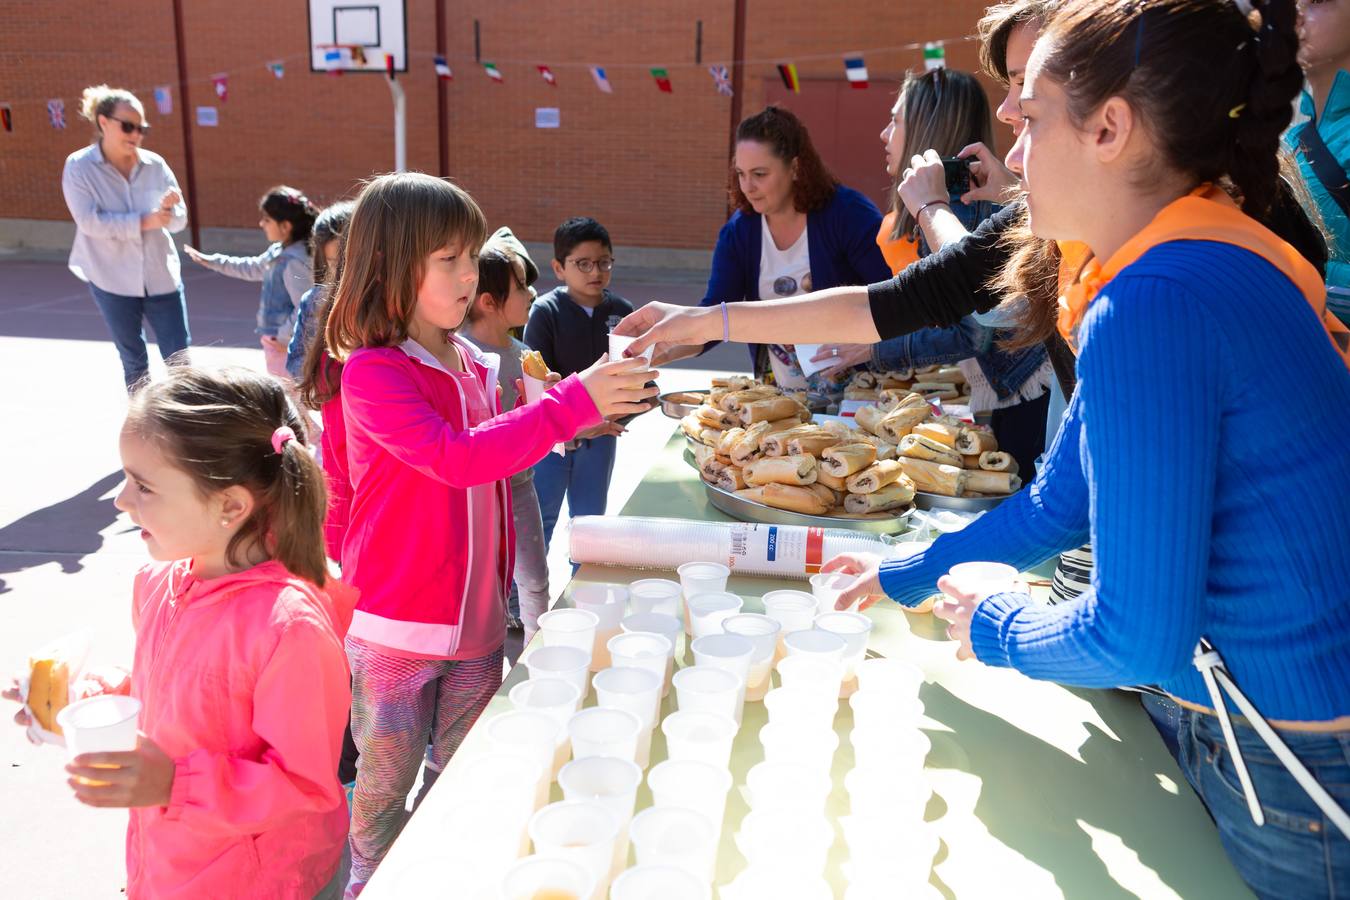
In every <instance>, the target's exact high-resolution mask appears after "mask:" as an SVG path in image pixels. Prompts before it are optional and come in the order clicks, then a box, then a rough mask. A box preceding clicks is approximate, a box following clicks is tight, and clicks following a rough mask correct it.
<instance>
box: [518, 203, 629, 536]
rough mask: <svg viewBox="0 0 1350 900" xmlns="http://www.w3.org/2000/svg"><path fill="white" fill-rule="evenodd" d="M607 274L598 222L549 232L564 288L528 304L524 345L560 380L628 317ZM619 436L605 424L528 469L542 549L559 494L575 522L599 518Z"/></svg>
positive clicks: (609, 261) (605, 346)
mask: <svg viewBox="0 0 1350 900" xmlns="http://www.w3.org/2000/svg"><path fill="white" fill-rule="evenodd" d="M613 269H614V246H613V245H612V244H611V243H610V240H609V232H608V231H606V230H605V227H604V226H603V225H601V224H600V223H599V222H597V221H595V220H594V219H591V218H586V217H576V218H572V219H568V220H567V221H566V222H563V223H562V224H561V225H559V226H558V230H557V231H555V232H554V233H553V274H554V275H555V276H556V277H557V278H558V280H559V281H561V282H562V285H561V286H560V287H556V288H554V289H553V290H551V291H549V292H548V293H547V294H544V295H543V296H541V297H540V298H539V299H538V300H536V301H535V302H534V306H533V307H532V308H531V309H530V320H529V323H528V324H527V325H526V326H525V343H527V344H529V345H530V347H531V348H532V349H535V350H538V351H539V353H540V355H542V356H543V357H544V362H546V363H548V367H549V368H550V369H552V370H553V371H554V372H557V373H558V374H559V375H562V376H563V377H564V378H566V377H567V376H568V375H571V374H572V373H574V372H580V371H583V370H584V369H586V368H587V367H589V366H590V365H591V364H592V363H594V362H595V361H596V360H597V359H598V358H599V357H600V356H601V354H604V353H607V352H608V351H609V332H610V329H612V328H613V327H614V326H615V325H617V324H619V322H620V320H622V319H623V317H624V316H626V315H628V314H629V313H631V312H632V311H633V304H631V303H629V302H628V301H627V300H625V299H623V298H622V297H620V296H618V295H617V294H615V293H612V292H611V291H610V290H609V279H610V276H611V274H612V272H613ZM620 434H623V426H622V425H620V424H618V423H617V422H604V423H602V424H601V425H599V426H597V427H596V428H592V429H590V430H588V431H583V432H581V433H580V434H579V435H577V437H576V439H575V440H573V441H571V442H570V443H568V444H567V445H566V454H565V455H562V456H559V455H558V454H556V453H550V454H549V455H548V456H546V457H545V458H544V460H543V461H542V462H540V463H539V464H538V465H536V466H535V467H534V484H535V491H536V492H537V493H538V495H539V510H540V512H541V513H542V515H543V520H544V544H545V547H547V546H548V543H549V541H550V540H551V539H552V537H553V526H554V525H555V524H556V523H557V521H558V512H559V510H560V509H561V508H562V501H563V497H564V496H566V497H567V506H568V509H569V510H570V511H571V513H572V515H574V516H602V515H604V514H605V498H606V496H607V495H608V493H609V478H610V474H611V473H612V472H613V471H614V454H615V451H616V450H617V441H616V438H617V437H618V436H619V435H620Z"/></svg>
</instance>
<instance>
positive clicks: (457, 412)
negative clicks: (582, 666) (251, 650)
mask: <svg viewBox="0 0 1350 900" xmlns="http://www.w3.org/2000/svg"><path fill="white" fill-rule="evenodd" d="M486 234H487V224H486V221H485V220H484V218H483V214H482V212H481V211H480V210H479V208H478V205H477V204H476V203H474V201H473V198H472V197H470V196H469V195H468V194H466V193H465V192H464V191H462V190H460V189H459V188H457V187H455V186H454V185H452V184H450V183H449V182H447V181H444V180H442V179H439V178H432V177H430V176H428V175H421V174H417V173H399V174H395V175H384V176H381V177H379V178H376V179H375V180H374V181H372V182H370V184H368V185H367V186H366V188H365V189H364V190H363V191H362V192H361V196H360V197H359V198H358V199H357V201H356V209H355V210H354V211H353V213H352V219H351V224H349V225H348V226H347V233H346V249H345V253H344V257H343V265H344V269H343V277H342V281H341V283H340V284H339V285H338V289H337V296H336V298H335V300H334V303H333V309H332V312H331V314H330V316H329V319H328V326H327V340H328V348H329V351H330V352H331V353H333V354H334V356H336V357H337V358H338V359H339V360H341V361H342V362H343V363H344V365H343V370H342V406H343V410H344V412H345V419H346V425H347V461H348V470H349V476H350V478H351V483H352V500H351V509H350V514H349V519H348V525H347V533H346V537H345V540H344V542H343V547H342V571H343V578H344V579H345V580H347V581H348V582H349V583H350V584H352V586H354V587H356V588H357V589H358V590H359V591H360V594H361V597H360V602H359V603H358V605H357V609H356V614H355V616H354V618H353V620H352V626H351V630H350V631H349V633H348V635H347V657H348V660H349V661H350V663H351V668H352V735H353V737H354V738H355V739H356V745H357V749H358V750H360V753H361V758H360V764H359V766H358V769H357V775H356V789H355V791H354V793H353V795H352V823H351V856H352V869H351V880H350V882H349V884H348V895H349V896H355V895H356V894H359V893H360V891H361V890H362V889H363V888H364V886H365V883H366V882H367V881H368V880H369V878H370V876H371V874H372V873H373V872H374V870H375V867H376V866H377V865H379V862H380V860H381V859H383V858H384V855H385V853H386V852H387V851H388V849H389V846H390V844H391V843H392V842H393V840H394V837H395V836H396V835H397V833H398V829H399V827H400V826H401V825H402V821H403V810H404V804H405V803H406V800H407V795H408V792H409V790H411V788H412V785H413V782H414V781H415V780H416V777H417V771H418V769H419V767H421V765H422V761H423V756H424V755H425V757H426V769H427V771H426V775H425V778H424V788H423V793H424V794H425V791H426V789H427V788H429V787H430V786H431V784H432V783H434V781H435V779H436V777H437V775H439V773H440V772H441V771H442V770H443V769H444V767H445V765H446V763H447V762H449V760H450V757H451V755H452V754H453V753H454V751H455V749H456V748H457V747H458V746H459V743H460V741H461V740H463V738H464V734H465V733H466V732H467V731H468V729H469V727H470V726H471V725H472V724H473V722H474V720H475V719H477V718H478V715H479V714H480V713H481V712H482V711H483V708H484V707H485V706H486V705H487V702H488V700H489V699H491V697H492V695H493V693H494V692H495V691H496V690H497V688H498V687H500V685H501V679H502V644H503V642H504V640H505V636H506V597H507V590H508V586H509V584H510V581H511V568H512V548H513V546H514V543H515V541H514V535H513V533H512V531H513V529H512V523H511V501H510V488H509V486H508V484H507V481H506V479H508V478H510V477H511V475H513V474H514V473H516V472H519V471H522V470H523V469H526V468H528V467H530V466H532V465H534V464H535V463H536V462H538V461H539V460H540V459H542V458H543V456H544V454H545V453H547V452H548V451H549V449H550V448H551V447H552V446H553V445H554V444H556V443H558V442H560V441H568V440H571V439H572V437H573V436H574V435H575V434H576V433H577V432H578V431H581V430H582V429H584V428H588V427H591V426H593V425H596V424H598V423H599V422H600V421H601V419H602V418H603V417H605V416H617V415H624V414H628V413H632V412H640V411H642V410H645V409H646V408H647V406H646V404H645V403H643V402H642V401H643V400H645V399H647V398H649V397H651V396H653V395H654V394H655V393H656V392H655V390H654V389H648V388H646V387H645V384H646V383H647V382H648V381H649V380H651V379H652V378H653V377H654V375H653V373H651V372H649V371H647V370H646V368H645V365H646V364H645V362H643V361H642V360H621V361H618V362H612V363H610V362H605V361H604V358H603V357H602V359H601V361H599V362H597V363H596V364H595V365H594V366H592V367H591V368H589V369H587V370H586V371H584V372H581V373H579V374H577V375H574V376H572V377H570V378H567V379H565V380H563V381H561V382H560V383H558V384H556V385H554V386H553V387H552V388H551V389H550V390H548V391H547V392H546V393H545V395H544V397H543V398H542V399H541V400H539V401H538V402H536V403H532V404H529V405H527V406H523V407H520V408H518V409H516V410H515V411H513V412H508V413H504V414H503V413H502V411H501V406H500V400H499V397H498V390H497V368H498V365H499V358H498V357H497V356H496V355H495V354H492V353H483V352H480V351H479V350H478V349H477V348H475V347H474V346H473V345H472V344H470V343H469V342H468V341H465V340H462V339H460V338H458V337H456V336H455V335H454V330H455V329H456V328H457V327H458V326H459V325H460V323H461V322H462V321H463V319H464V314H465V312H466V311H467V310H468V307H469V304H470V303H471V302H472V301H473V300H474V298H475V296H476V287H477V282H478V260H477V257H478V248H479V247H480V246H481V245H482V243H483V241H484V238H485V237H486ZM428 745H430V746H429V749H428ZM419 799H420V798H419Z"/></svg>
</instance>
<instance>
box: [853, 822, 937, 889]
mask: <svg viewBox="0 0 1350 900" xmlns="http://www.w3.org/2000/svg"><path fill="white" fill-rule="evenodd" d="M839 825H840V830H842V831H843V832H844V843H845V844H846V845H847V846H848V851H849V859H850V862H851V864H852V871H851V873H850V878H849V881H850V883H851V884H854V885H858V886H859V887H861V886H862V885H869V886H871V885H876V884H878V883H880V882H882V881H889V882H890V885H891V893H890V894H888V895H884V896H891V897H911V896H915V894H916V892H921V891H922V889H923V885H925V884H926V883H927V881H928V879H929V877H930V876H931V874H932V870H933V857H935V856H936V855H937V852H938V845H939V843H940V838H939V837H938V833H937V830H936V829H935V828H933V827H932V826H931V825H926V824H924V823H923V822H918V823H914V822H906V823H903V824H902V823H899V822H897V821H896V820H895V819H894V818H893V817H890V816H858V815H852V816H840V817H839ZM896 835H904V838H903V840H897V839H896Z"/></svg>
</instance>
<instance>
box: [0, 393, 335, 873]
mask: <svg viewBox="0 0 1350 900" xmlns="http://www.w3.org/2000/svg"><path fill="white" fill-rule="evenodd" d="M302 433H303V429H302V428H301V423H300V419H299V416H298V415H297V413H296V411H295V408H294V407H293V406H292V405H291V403H290V401H289V399H288V398H287V396H286V392H285V390H284V388H283V387H282V386H281V384H279V383H278V382H277V380H276V379H274V378H270V377H268V376H266V375H262V374H261V373H255V372H251V371H248V370H246V369H224V370H220V371H208V370H205V369H199V368H192V367H174V368H170V369H169V374H168V377H167V378H166V379H165V380H163V381H157V382H154V383H152V384H149V385H147V386H145V387H143V388H142V389H141V390H140V391H138V392H137V393H136V394H135V395H134V396H133V397H132V401H131V409H130V411H129V413H128V415H127V419H126V424H125V425H124V426H123V428H122V435H121V454H122V465H123V467H124V469H125V471H126V474H127V480H126V483H125V484H124V485H123V486H122V489H121V492H120V493H119V494H118V495H117V499H116V505H117V508H118V509H120V510H122V511H123V512H125V513H127V514H128V515H130V517H131V520H132V522H134V523H135V524H136V525H137V526H139V527H140V529H141V537H142V538H143V539H144V540H145V544H146V548H147V549H148V550H149V552H150V556H151V558H152V559H154V560H155V562H154V563H151V564H150V565H147V566H146V567H145V568H143V569H142V570H141V571H140V573H139V574H138V575H137V576H136V580H135V587H134V589H133V594H132V597H133V603H132V610H131V619H132V623H133V625H134V626H135V629H136V654H135V662H134V664H133V667H132V672H131V695H132V696H133V697H136V698H138V699H139V700H140V701H141V703H142V704H143V706H142V709H141V713H140V721H139V726H140V729H141V737H140V741H139V746H138V747H137V748H136V749H135V750H132V751H127V752H120V753H85V754H81V755H80V756H78V757H76V758H75V759H74V760H72V762H71V764H70V765H69V766H67V771H68V772H70V774H71V776H72V777H71V779H70V785H71V787H72V788H73V789H74V791H75V797H76V799H77V800H79V801H80V802H81V803H85V804H87V805H89V806H101V807H130V811H131V821H130V825H129V827H128V829H127V889H126V893H127V896H129V897H226V896H230V897H234V896H240V895H241V894H243V893H247V894H248V895H249V896H254V897H313V896H314V895H315V894H317V893H318V892H319V891H320V890H322V889H324V887H325V885H329V883H330V882H332V881H333V879H334V876H335V874H336V872H337V868H338V864H339V862H340V860H341V857H342V842H343V838H344V836H345V834H346V830H347V811H346V805H345V803H344V802H343V796H342V790H341V787H340V786H339V784H338V780H337V778H336V774H335V773H336V772H337V761H338V749H339V747H340V745H341V741H342V729H343V726H344V725H345V723H346V721H347V710H348V707H349V706H350V702H351V693H350V691H349V689H348V686H347V662H346V659H345V658H344V657H343V648H342V639H343V635H344V634H345V632H346V630H347V624H348V623H349V621H350V618H351V610H352V605H353V603H354V598H353V596H352V593H351V591H350V589H347V588H345V586H343V585H341V584H339V583H337V582H333V581H331V580H328V579H327V578H326V571H325V560H324V554H323V538H322V534H321V532H320V526H321V523H322V520H323V511H324V485H323V473H322V472H320V471H319V467H318V465H317V464H316V463H315V462H314V460H313V458H311V456H310V454H309V452H308V449H307V448H306V447H305V446H304V439H303V437H301V434H302ZM6 696H7V697H11V698H12V697H14V694H13V693H12V692H7V693H6ZM24 718H25V717H24V716H23V715H22V714H21V715H20V716H19V717H18V719H19V720H20V721H22V720H23V719H24Z"/></svg>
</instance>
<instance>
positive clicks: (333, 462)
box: [319, 353, 352, 562]
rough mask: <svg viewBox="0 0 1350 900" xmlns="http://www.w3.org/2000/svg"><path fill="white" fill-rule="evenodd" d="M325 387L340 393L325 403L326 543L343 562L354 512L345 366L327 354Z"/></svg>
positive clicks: (322, 441) (331, 556) (330, 553)
mask: <svg viewBox="0 0 1350 900" xmlns="http://www.w3.org/2000/svg"><path fill="white" fill-rule="evenodd" d="M319 377H321V378H322V379H323V381H324V387H325V388H326V387H328V386H330V385H331V386H333V387H336V388H337V389H338V390H337V391H336V392H335V393H334V394H333V396H332V397H329V398H328V399H327V400H326V401H324V404H323V409H322V410H321V413H322V415H323V436H322V437H321V438H320V444H321V445H322V447H323V473H324V475H325V476H327V478H326V481H327V483H328V513H327V514H326V515H325V516H324V519H323V543H324V549H325V551H326V552H327V553H328V558H329V559H335V560H337V561H338V562H341V561H342V542H343V540H344V539H346V537H347V521H348V519H350V518H351V513H352V479H351V475H350V474H348V472H347V420H346V419H345V418H344V417H343V415H342V366H341V365H340V364H339V363H338V362H337V360H335V359H333V358H332V357H331V356H328V355H327V353H325V354H324V359H323V366H322V368H321V369H320V376H319Z"/></svg>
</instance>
